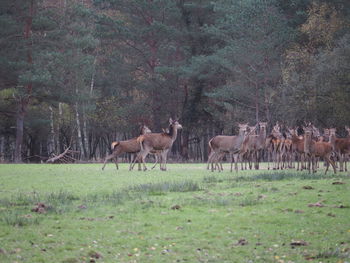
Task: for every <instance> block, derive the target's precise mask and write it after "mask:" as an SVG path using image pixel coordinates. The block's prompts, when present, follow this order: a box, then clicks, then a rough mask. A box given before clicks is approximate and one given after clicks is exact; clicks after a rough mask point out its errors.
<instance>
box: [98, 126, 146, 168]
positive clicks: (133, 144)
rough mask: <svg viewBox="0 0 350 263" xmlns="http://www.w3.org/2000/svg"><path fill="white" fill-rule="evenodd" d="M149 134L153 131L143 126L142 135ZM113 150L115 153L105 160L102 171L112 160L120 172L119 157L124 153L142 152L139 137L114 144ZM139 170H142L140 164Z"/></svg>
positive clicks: (112, 145)
mask: <svg viewBox="0 0 350 263" xmlns="http://www.w3.org/2000/svg"><path fill="white" fill-rule="evenodd" d="M147 133H151V130H150V129H149V128H148V127H147V126H146V125H143V126H142V127H141V130H140V135H144V134H147ZM111 148H112V151H113V152H112V153H111V154H110V155H108V156H107V157H106V158H105V161H104V163H103V166H102V170H104V168H105V166H106V164H107V162H108V161H109V160H111V159H114V161H115V165H116V168H117V170H118V169H119V167H118V156H119V155H120V154H123V153H138V152H139V151H140V144H139V143H138V142H137V137H136V138H132V139H130V140H126V141H117V142H112V144H111ZM131 164H132V163H131ZM131 164H130V167H129V170H130V169H131ZM139 169H141V166H140V164H139Z"/></svg>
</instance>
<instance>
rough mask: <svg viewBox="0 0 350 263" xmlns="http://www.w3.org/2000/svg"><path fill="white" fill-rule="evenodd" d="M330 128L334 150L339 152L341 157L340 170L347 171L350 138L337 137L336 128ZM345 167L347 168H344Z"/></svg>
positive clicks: (338, 154)
mask: <svg viewBox="0 0 350 263" xmlns="http://www.w3.org/2000/svg"><path fill="white" fill-rule="evenodd" d="M329 130H330V137H329V138H330V140H329V141H330V143H331V145H332V148H333V151H334V152H335V153H336V154H337V156H338V158H339V171H340V172H343V171H344V170H345V171H347V170H348V168H347V163H346V158H347V156H348V155H349V154H350V138H337V137H336V135H335V133H336V129H335V128H332V129H329ZM344 168H345V169H344Z"/></svg>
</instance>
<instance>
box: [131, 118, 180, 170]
mask: <svg viewBox="0 0 350 263" xmlns="http://www.w3.org/2000/svg"><path fill="white" fill-rule="evenodd" d="M178 129H182V126H181V124H180V123H179V122H178V121H173V120H172V119H171V118H170V119H169V133H148V134H144V135H141V136H139V137H138V138H137V141H138V143H139V145H140V148H141V151H140V152H139V153H138V156H137V158H139V160H140V161H141V162H142V164H143V168H144V171H146V170H147V167H146V164H145V161H144V160H145V158H146V156H147V155H148V154H149V153H150V152H151V151H161V165H160V170H162V171H165V170H166V159H167V154H168V152H169V150H170V149H171V147H172V146H173V143H174V141H175V140H176V137H177V130H178Z"/></svg>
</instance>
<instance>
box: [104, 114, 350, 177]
mask: <svg viewBox="0 0 350 263" xmlns="http://www.w3.org/2000/svg"><path fill="white" fill-rule="evenodd" d="M238 126H239V133H238V135H235V136H224V135H218V136H215V137H213V138H212V139H211V140H210V141H209V143H208V144H209V156H208V163H207V169H210V166H211V171H214V170H216V169H217V170H218V171H222V170H223V167H222V163H221V162H222V160H223V158H224V157H225V156H226V155H227V154H229V155H230V156H231V171H232V170H233V163H235V170H236V171H238V162H241V169H242V170H243V169H247V165H248V166H249V168H250V169H252V167H253V165H254V168H255V169H259V163H260V161H261V160H262V157H264V156H266V157H267V166H268V167H267V168H268V169H270V168H271V169H274V170H275V169H286V168H295V163H296V164H297V166H296V169H297V170H303V169H308V170H309V172H310V173H311V171H312V172H316V171H317V167H318V165H319V160H320V159H321V158H322V159H323V160H324V162H325V165H326V170H325V173H327V171H328V168H329V165H332V168H333V171H334V173H336V161H339V171H344V170H345V171H347V164H346V161H347V159H348V157H349V156H350V128H349V127H347V126H346V127H345V129H346V130H347V132H348V137H346V138H338V137H337V136H336V129H335V128H330V129H324V134H323V135H321V134H320V131H319V129H317V128H316V127H315V126H313V125H311V124H308V125H307V126H306V127H302V128H301V127H300V128H298V129H296V128H295V129H294V128H286V129H285V130H284V131H283V133H282V132H281V125H280V124H279V123H276V125H275V126H274V127H273V129H272V131H271V133H270V135H267V132H266V130H267V123H266V122H259V123H258V124H257V125H255V126H249V125H248V124H239V125H238ZM178 129H182V126H181V124H180V123H179V122H178V121H176V120H172V119H169V127H168V129H166V130H163V132H162V133H152V132H151V130H150V129H149V128H148V127H147V126H145V125H144V126H142V128H141V131H140V136H138V137H135V138H132V139H130V140H126V141H117V142H113V143H112V154H110V155H108V156H107V157H106V159H105V161H104V164H103V167H102V170H103V169H104V168H105V166H106V164H107V162H108V161H109V160H111V159H114V160H115V164H116V167H117V169H118V156H119V155H121V154H123V153H133V154H135V157H134V159H133V161H132V162H131V163H130V167H129V170H132V169H133V167H134V165H135V163H136V162H138V169H139V170H141V164H143V170H147V167H146V165H145V158H146V157H147V155H148V154H153V155H154V156H155V160H156V162H155V164H154V165H153V167H152V169H153V168H154V167H155V166H156V165H157V163H158V162H159V164H160V169H161V170H163V171H165V170H166V159H167V154H168V152H169V150H170V149H171V147H172V145H173V143H174V141H175V140H176V137H177V131H178ZM298 133H299V134H298ZM271 161H272V167H270V162H271ZM306 164H307V165H306Z"/></svg>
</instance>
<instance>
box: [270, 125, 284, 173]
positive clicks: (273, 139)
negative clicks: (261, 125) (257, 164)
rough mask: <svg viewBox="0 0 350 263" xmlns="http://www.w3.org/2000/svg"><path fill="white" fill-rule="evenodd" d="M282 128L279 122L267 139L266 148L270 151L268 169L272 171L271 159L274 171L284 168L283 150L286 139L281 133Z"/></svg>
mask: <svg viewBox="0 0 350 263" xmlns="http://www.w3.org/2000/svg"><path fill="white" fill-rule="evenodd" d="M280 130H281V126H280V124H279V123H278V122H276V125H275V126H274V127H273V129H272V131H271V134H270V135H269V136H268V137H267V139H266V148H267V150H268V162H267V169H270V162H269V159H270V158H269V157H271V159H272V163H273V168H272V169H273V170H276V169H280V165H281V167H282V152H281V151H282V150H283V147H284V146H283V145H284V138H283V136H282V133H281V131H280Z"/></svg>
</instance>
